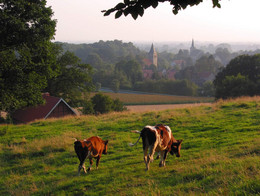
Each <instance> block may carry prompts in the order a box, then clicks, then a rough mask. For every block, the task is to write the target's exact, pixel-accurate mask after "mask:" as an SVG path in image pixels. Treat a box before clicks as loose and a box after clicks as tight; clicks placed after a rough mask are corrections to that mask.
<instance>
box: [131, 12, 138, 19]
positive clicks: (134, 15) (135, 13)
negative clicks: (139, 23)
mask: <svg viewBox="0 0 260 196" xmlns="http://www.w3.org/2000/svg"><path fill="white" fill-rule="evenodd" d="M131 15H132V17H133V18H134V19H135V20H136V19H137V17H138V13H137V12H131Z"/></svg>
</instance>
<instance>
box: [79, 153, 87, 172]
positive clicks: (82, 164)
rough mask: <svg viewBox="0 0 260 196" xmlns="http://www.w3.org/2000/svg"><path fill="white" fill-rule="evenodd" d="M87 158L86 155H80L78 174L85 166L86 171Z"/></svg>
mask: <svg viewBox="0 0 260 196" xmlns="http://www.w3.org/2000/svg"><path fill="white" fill-rule="evenodd" d="M85 160H86V156H85V155H83V156H81V157H80V163H79V167H78V176H79V175H80V170H81V169H82V168H83V170H84V172H85V173H86V168H85V164H84V163H85Z"/></svg>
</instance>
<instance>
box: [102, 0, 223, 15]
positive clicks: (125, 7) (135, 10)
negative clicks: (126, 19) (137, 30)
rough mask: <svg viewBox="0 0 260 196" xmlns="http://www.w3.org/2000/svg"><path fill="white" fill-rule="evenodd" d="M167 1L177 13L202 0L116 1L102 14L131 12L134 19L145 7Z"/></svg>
mask: <svg viewBox="0 0 260 196" xmlns="http://www.w3.org/2000/svg"><path fill="white" fill-rule="evenodd" d="M165 2H168V3H170V5H172V6H173V8H172V12H173V14H178V12H179V11H180V10H184V9H186V7H187V6H194V5H198V4H200V3H202V2H203V0H124V2H121V3H118V4H117V5H116V6H115V7H114V8H111V9H108V10H103V11H102V12H104V16H108V15H110V14H111V13H113V12H115V18H119V17H121V16H122V15H123V14H124V15H125V16H127V15H128V14H131V16H132V17H133V18H134V19H137V17H138V16H141V17H142V16H143V14H144V11H145V9H147V8H149V7H153V8H156V7H157V6H158V4H159V3H165ZM219 2H220V0H212V4H213V7H219V8H220V7H221V6H220V3H219Z"/></svg>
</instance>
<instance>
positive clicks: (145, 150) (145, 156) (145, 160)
mask: <svg viewBox="0 0 260 196" xmlns="http://www.w3.org/2000/svg"><path fill="white" fill-rule="evenodd" d="M147 152H148V146H146V147H145V148H144V163H145V166H146V170H148V169H149V168H148V166H147Z"/></svg>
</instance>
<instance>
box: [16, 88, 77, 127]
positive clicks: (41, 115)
mask: <svg viewBox="0 0 260 196" xmlns="http://www.w3.org/2000/svg"><path fill="white" fill-rule="evenodd" d="M43 98H44V100H45V104H43V105H39V106H35V107H28V108H25V109H20V110H17V111H15V112H14V113H13V114H12V118H13V120H14V122H15V123H28V122H31V121H34V120H37V119H47V118H59V117H64V116H67V115H77V113H76V112H75V111H74V110H73V109H72V108H71V107H70V106H69V105H68V104H67V103H66V102H65V101H64V100H63V99H62V98H58V97H53V96H50V94H49V93H44V94H43Z"/></svg>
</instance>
